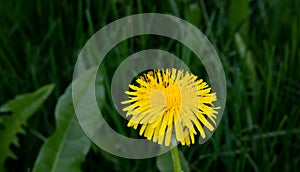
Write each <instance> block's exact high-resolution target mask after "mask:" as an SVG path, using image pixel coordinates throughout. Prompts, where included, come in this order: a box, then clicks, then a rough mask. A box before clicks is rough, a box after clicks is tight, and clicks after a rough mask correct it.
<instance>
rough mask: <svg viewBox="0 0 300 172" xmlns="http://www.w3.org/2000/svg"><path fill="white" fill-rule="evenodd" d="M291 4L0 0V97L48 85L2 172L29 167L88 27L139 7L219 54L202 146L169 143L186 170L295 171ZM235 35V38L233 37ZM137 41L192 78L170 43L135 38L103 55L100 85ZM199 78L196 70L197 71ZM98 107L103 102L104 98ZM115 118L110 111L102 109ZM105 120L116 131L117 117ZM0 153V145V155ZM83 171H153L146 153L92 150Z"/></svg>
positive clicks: (299, 36)
mask: <svg viewBox="0 0 300 172" xmlns="http://www.w3.org/2000/svg"><path fill="white" fill-rule="evenodd" d="M299 9H300V1H299V0H274V1H263V0H252V1H247V0H233V1H229V0H225V1H218V0H212V1H204V0H200V1H195V0H180V1H174V0H166V1H142V0H139V1H129V0H127V1H126V0H125V1H121V0H113V1H104V0H103V1H92V0H87V1H82V0H78V1H67V0H60V1H58V0H40V1H33V0H31V1H25V0H13V1H4V0H1V1H0V104H3V103H5V102H6V101H7V100H8V99H11V98H13V97H14V96H15V95H17V94H21V93H25V92H30V91H33V90H36V89H37V88H39V87H41V86H43V85H45V84H48V83H55V85H56V87H55V90H54V92H53V93H52V95H51V96H50V98H49V99H48V100H47V102H46V103H45V104H44V106H43V108H42V109H40V110H39V111H38V112H37V113H36V114H35V115H34V116H33V117H32V118H30V120H29V121H28V126H26V127H25V130H26V131H27V134H26V135H19V136H18V138H19V140H20V147H16V146H11V149H12V150H13V152H15V154H16V155H17V157H18V160H13V159H8V160H7V161H6V167H7V169H9V171H26V170H29V171H30V169H31V168H32V166H33V164H34V161H35V159H36V157H37V154H38V151H39V148H40V147H41V145H42V144H43V142H42V141H41V139H39V137H38V136H37V133H38V134H40V135H43V136H44V137H49V136H50V135H51V134H52V133H53V131H54V130H55V122H54V115H53V114H54V108H55V104H56V102H57V99H58V97H59V96H60V95H61V94H62V93H63V92H64V90H65V89H66V87H67V85H69V84H70V82H71V80H72V73H73V68H74V64H75V62H76V59H77V55H78V53H79V52H80V50H81V48H82V47H83V45H84V44H85V42H86V41H87V40H88V39H89V37H91V36H92V35H93V34H94V33H95V32H96V31H97V30H99V29H100V28H102V27H103V26H105V25H106V24H108V23H110V22H112V21H114V20H117V19H119V18H122V17H125V16H128V15H131V14H137V13H145V12H155V13H164V14H171V15H174V16H177V17H180V18H182V19H184V20H187V21H189V22H191V23H192V24H194V25H195V26H196V27H198V28H199V29H200V30H201V31H202V32H203V33H204V34H206V36H207V37H208V39H209V40H210V41H211V43H212V44H213V45H214V47H215V48H216V49H217V52H218V53H219V55H220V58H221V61H222V63H223V67H224V70H225V73H226V78H227V89H228V90H227V91H228V94H227V103H226V108H225V112H224V116H223V119H222V121H221V123H220V126H219V128H218V130H217V131H216V133H215V134H214V136H213V137H212V138H211V140H209V141H208V142H207V143H205V144H204V145H198V144H195V145H193V146H191V147H182V146H180V147H179V149H180V150H181V151H182V152H183V153H184V156H185V158H186V159H187V161H188V164H189V167H190V169H191V170H192V171H217V170H222V171H282V170H284V171H297V169H299V168H300V156H299V153H300V146H299V144H298V143H299V141H300V136H299V133H300V125H299V124H298V123H299V120H300V118H299V115H300V106H299V105H300V101H299V97H300V77H299V74H300V69H299V65H300V47H299V46H300V12H299ZM239 38H240V39H239ZM147 48H159V49H164V50H168V51H170V52H172V53H174V54H175V55H177V56H178V57H180V58H182V59H183V60H184V61H185V62H186V63H187V64H188V65H189V66H190V68H191V70H192V72H193V73H195V74H197V75H201V74H202V75H203V74H205V71H204V70H203V67H202V66H201V64H200V63H197V62H195V57H194V55H193V54H192V53H190V52H189V51H188V50H186V48H184V47H182V45H181V44H179V43H178V42H176V41H172V40H169V39H167V38H161V37H150V36H139V37H135V38H131V39H129V40H127V41H125V42H123V43H121V44H119V45H118V46H117V47H115V48H114V49H113V50H112V51H111V52H110V54H109V55H108V56H113V57H117V60H115V61H114V62H113V63H112V62H111V61H110V62H108V61H105V67H106V70H107V73H108V74H107V77H106V81H107V83H108V84H106V87H107V88H110V87H109V83H110V82H109V81H110V79H111V77H112V74H113V71H114V70H115V69H116V67H117V66H118V65H119V64H120V63H121V61H122V60H123V59H124V58H125V57H126V56H128V55H130V54H132V53H134V52H137V51H139V50H143V49H147ZM203 78H206V76H203ZM106 106H107V107H106V109H109V108H111V107H113V106H112V105H111V104H107V105H106ZM108 111H110V112H111V114H110V115H111V116H113V115H117V114H116V113H114V112H115V110H114V109H110V110H108ZM111 118H112V117H110V116H107V117H106V119H107V121H109V123H110V124H111V125H112V126H115V127H117V128H118V131H119V132H122V133H125V134H126V133H129V132H131V133H132V132H134V130H131V129H128V128H126V124H125V125H124V124H123V123H124V121H121V119H120V121H119V123H118V121H115V120H112V119H111ZM0 154H1V152H0ZM82 170H83V171H108V170H112V171H129V170H130V171H141V170H143V171H158V168H157V166H156V159H155V158H152V159H145V160H129V159H124V158H119V157H116V156H113V155H110V154H108V153H106V152H104V151H102V150H100V149H98V148H96V147H95V148H93V149H91V150H90V151H89V154H88V155H87V156H86V160H85V162H84V163H83V164H82Z"/></svg>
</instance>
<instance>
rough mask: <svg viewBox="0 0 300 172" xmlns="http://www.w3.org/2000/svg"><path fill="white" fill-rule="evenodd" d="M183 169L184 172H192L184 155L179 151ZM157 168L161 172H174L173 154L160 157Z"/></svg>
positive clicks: (169, 153)
mask: <svg viewBox="0 0 300 172" xmlns="http://www.w3.org/2000/svg"><path fill="white" fill-rule="evenodd" d="M178 153H179V158H180V164H181V168H182V170H183V171H184V172H190V171H191V170H190V168H189V163H188V162H187V160H186V159H185V157H184V155H183V153H182V152H181V151H180V150H178ZM156 166H157V168H158V169H159V171H161V172H173V171H174V170H173V162H172V157H171V152H170V151H169V152H167V153H165V154H163V155H160V156H158V157H157V159H156Z"/></svg>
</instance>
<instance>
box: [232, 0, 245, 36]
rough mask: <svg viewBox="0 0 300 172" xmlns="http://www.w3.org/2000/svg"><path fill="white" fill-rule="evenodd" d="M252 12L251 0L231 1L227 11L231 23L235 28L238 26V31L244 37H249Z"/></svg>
mask: <svg viewBox="0 0 300 172" xmlns="http://www.w3.org/2000/svg"><path fill="white" fill-rule="evenodd" d="M250 12H251V11H250V3H249V0H232V1H230V6H229V9H228V11H227V13H228V20H229V23H230V24H231V26H232V27H233V28H234V29H237V28H238V32H240V33H241V34H242V36H244V37H247V35H248V33H249V20H250V17H249V16H250Z"/></svg>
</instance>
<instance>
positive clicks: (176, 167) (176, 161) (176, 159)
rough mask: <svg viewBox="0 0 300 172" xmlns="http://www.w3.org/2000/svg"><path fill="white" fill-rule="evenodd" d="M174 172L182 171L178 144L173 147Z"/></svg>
mask: <svg viewBox="0 0 300 172" xmlns="http://www.w3.org/2000/svg"><path fill="white" fill-rule="evenodd" d="M171 157H172V161H173V168H174V172H182V170H181V165H180V159H179V154H178V149H177V146H175V147H174V148H173V149H171Z"/></svg>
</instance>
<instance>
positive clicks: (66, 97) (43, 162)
mask: <svg viewBox="0 0 300 172" xmlns="http://www.w3.org/2000/svg"><path fill="white" fill-rule="evenodd" d="M71 88H72V86H71V85H69V87H68V88H67V90H66V92H65V93H64V94H63V95H62V96H61V97H60V98H59V100H58V103H57V106H56V109H55V120H56V125H57V129H56V130H55V132H54V133H53V135H52V136H50V137H49V138H48V139H47V141H46V142H45V144H44V145H43V146H42V148H41V150H40V152H39V155H38V157H37V160H36V162H35V165H34V168H33V172H35V171H38V172H39V171H72V172H74V171H81V170H80V166H81V163H82V162H83V161H84V159H85V156H86V154H87V153H88V151H89V149H90V146H91V143H90V140H89V139H88V137H87V136H86V135H85V133H84V132H83V130H82V129H81V127H80V125H79V123H78V121H77V118H76V116H75V112H74V108H73V102H72V90H71Z"/></svg>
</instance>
